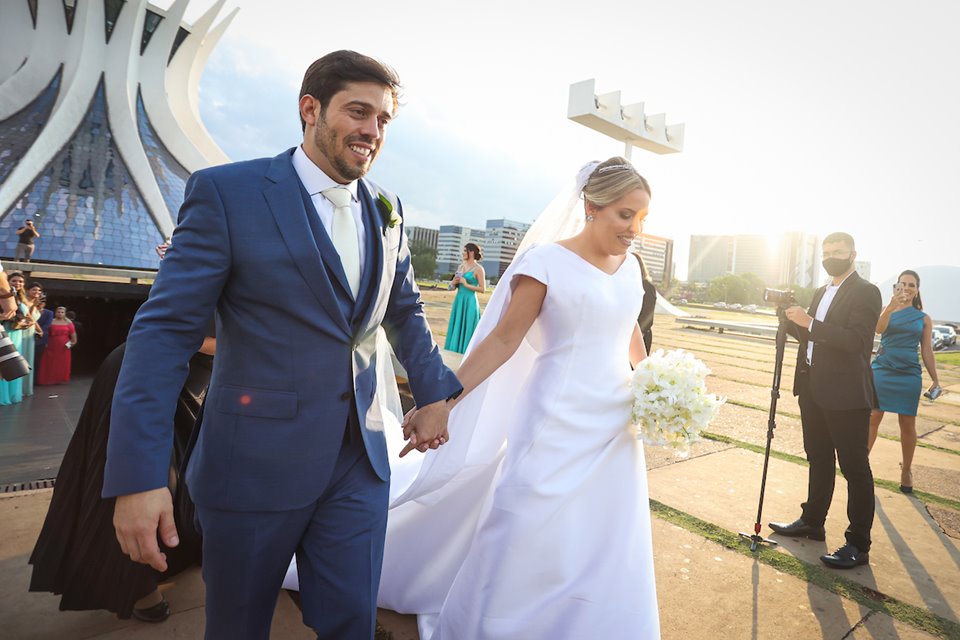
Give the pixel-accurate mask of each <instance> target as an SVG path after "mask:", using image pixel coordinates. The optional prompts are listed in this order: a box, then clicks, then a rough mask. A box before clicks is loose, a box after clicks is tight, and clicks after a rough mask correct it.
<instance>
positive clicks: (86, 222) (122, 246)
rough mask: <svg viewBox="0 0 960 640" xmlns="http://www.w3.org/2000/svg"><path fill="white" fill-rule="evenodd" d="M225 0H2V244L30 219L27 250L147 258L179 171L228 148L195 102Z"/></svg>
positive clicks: (81, 257) (7, 246)
mask: <svg viewBox="0 0 960 640" xmlns="http://www.w3.org/2000/svg"><path fill="white" fill-rule="evenodd" d="M224 2H225V0H219V1H218V2H216V3H215V4H214V5H213V6H212V7H211V8H210V9H209V10H208V11H207V12H206V13H204V14H203V15H202V16H201V17H200V18H199V19H197V20H196V21H195V22H194V23H193V24H186V23H185V22H184V21H183V15H184V11H185V10H186V8H187V5H188V4H189V0H174V2H173V3H172V4H171V5H170V7H169V8H168V9H162V8H160V7H157V6H155V5H153V4H151V3H149V2H147V0H3V1H2V2H0V43H2V44H0V256H4V257H9V256H13V255H14V248H15V245H16V243H17V236H16V234H15V231H16V229H18V228H19V227H20V226H22V225H23V222H24V220H26V219H32V220H34V222H35V224H36V226H37V228H38V229H39V230H40V233H41V238H40V239H38V240H37V249H36V253H35V254H34V259H36V260H43V261H56V262H65V263H76V264H87V265H110V266H118V267H134V268H155V267H156V266H157V261H158V258H157V256H156V253H155V252H154V247H155V246H156V245H157V244H158V243H160V242H162V241H163V239H164V238H165V237H167V236H169V235H170V234H171V233H172V231H173V227H174V226H175V224H176V217H177V212H178V210H179V208H180V205H181V204H182V203H183V198H184V187H185V184H186V180H187V178H188V177H189V175H190V174H191V173H192V172H193V171H196V170H198V169H202V168H204V167H208V166H211V165H214V164H222V163H224V162H227V161H228V158H227V157H226V155H225V154H224V153H223V151H222V150H221V149H220V148H219V147H218V146H217V144H216V143H215V142H214V141H213V139H212V138H211V137H210V134H209V133H208V132H207V130H206V129H205V128H204V126H203V123H202V122H201V120H200V114H199V107H198V85H199V82H200V76H201V75H202V73H203V69H204V66H205V64H206V61H207V59H208V57H209V56H210V53H211V51H212V49H213V47H214V46H215V45H216V44H217V42H218V41H219V39H220V37H221V36H222V35H223V33H224V31H225V30H226V28H227V26H228V25H229V24H230V22H231V20H232V19H233V17H234V16H235V15H236V10H234V11H233V12H231V13H230V14H229V15H228V16H227V17H226V18H225V19H223V20H222V21H220V22H219V23H218V24H216V25H215V24H214V23H215V21H216V17H217V15H218V14H219V13H220V11H221V10H222V8H223V5H224Z"/></svg>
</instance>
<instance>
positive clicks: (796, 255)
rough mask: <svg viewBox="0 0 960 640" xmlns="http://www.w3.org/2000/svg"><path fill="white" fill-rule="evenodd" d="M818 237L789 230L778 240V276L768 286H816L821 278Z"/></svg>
mask: <svg viewBox="0 0 960 640" xmlns="http://www.w3.org/2000/svg"><path fill="white" fill-rule="evenodd" d="M821 274H822V270H821V266H820V238H819V237H818V236H816V235H813V234H809V233H803V232H800V231H791V232H789V233H785V234H783V236H782V237H781V242H780V274H779V275H780V277H779V279H778V280H777V281H776V282H772V283H769V284H770V286H780V285H790V286H800V287H818V286H820V279H821Z"/></svg>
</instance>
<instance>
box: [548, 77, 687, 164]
mask: <svg viewBox="0 0 960 640" xmlns="http://www.w3.org/2000/svg"><path fill="white" fill-rule="evenodd" d="M567 118H569V119H570V120H573V121H574V122H579V123H580V124H582V125H584V126H587V127H590V128H591V129H593V130H594V131H599V132H600V133H602V134H604V135H606V136H609V137H611V138H613V139H614V140H619V141H621V142H623V143H624V152H623V155H624V157H625V158H626V159H627V160H629V159H630V155H631V152H632V151H633V147H634V145H635V146H638V147H642V148H643V149H646V150H647V151H652V152H654V153H658V154H665V153H679V152H680V151H683V127H684V125H683V124H682V123H681V124H671V125H667V116H666V114H664V113H657V114H654V115H649V116H648V115H646V114H645V113H644V111H643V103H642V102H635V103H634V104H628V105H621V104H620V92H619V91H613V92H611V93H604V94H600V95H598V94H597V93H596V80H594V79H593V78H591V79H590V80H584V81H582V82H576V83H574V84H571V85H570V99H569V101H568V103H567Z"/></svg>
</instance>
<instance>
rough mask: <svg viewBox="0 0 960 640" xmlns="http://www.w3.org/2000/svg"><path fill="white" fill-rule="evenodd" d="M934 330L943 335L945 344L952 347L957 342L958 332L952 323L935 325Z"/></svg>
mask: <svg viewBox="0 0 960 640" xmlns="http://www.w3.org/2000/svg"><path fill="white" fill-rule="evenodd" d="M933 330H934V331H937V332H938V333H940V334H941V335H943V346H945V347H952V346H953V345H955V344H957V332H956V331H954V330H953V327H951V326H950V325H947V324H937V325H934V326H933Z"/></svg>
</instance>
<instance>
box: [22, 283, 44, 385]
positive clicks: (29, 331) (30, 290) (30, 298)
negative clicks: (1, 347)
mask: <svg viewBox="0 0 960 640" xmlns="http://www.w3.org/2000/svg"><path fill="white" fill-rule="evenodd" d="M26 291H27V293H26V296H25V297H24V301H23V302H22V303H21V304H20V310H21V312H22V313H23V316H24V318H26V319H29V320H30V323H29V324H28V325H27V326H26V327H25V328H24V330H23V351H21V352H20V355H22V356H23V359H24V360H26V361H27V364H29V365H30V373H28V374H27V375H25V376H24V377H23V378H22V380H23V395H25V396H32V395H33V381H34V374H35V373H36V368H37V365H36V355H35V354H36V350H37V347H36V344H37V338H36V337H37V335H41V334H42V333H43V329H42V328H40V325H39V321H40V315H41V311H40V297H41V296H42V295H43V285H42V284H40V283H39V282H36V281H33V282H28V283H27V288H26Z"/></svg>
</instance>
